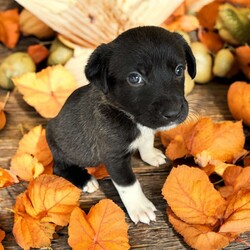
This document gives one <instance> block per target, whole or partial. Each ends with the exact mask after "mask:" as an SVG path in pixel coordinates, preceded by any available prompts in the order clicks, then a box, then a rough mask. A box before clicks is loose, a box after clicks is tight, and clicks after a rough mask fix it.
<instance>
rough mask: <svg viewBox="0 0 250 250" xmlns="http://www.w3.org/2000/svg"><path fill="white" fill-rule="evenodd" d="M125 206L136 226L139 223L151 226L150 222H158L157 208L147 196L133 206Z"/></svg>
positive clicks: (139, 199)
mask: <svg viewBox="0 0 250 250" xmlns="http://www.w3.org/2000/svg"><path fill="white" fill-rule="evenodd" d="M124 205H125V204H124ZM125 206H126V209H127V212H128V214H129V217H130V219H131V220H132V221H133V222H134V223H135V224H137V223H138V222H142V223H146V224H149V223H150V221H155V220H156V215H155V211H156V208H155V206H154V204H153V203H152V202H151V201H150V200H148V199H147V198H146V197H145V196H144V197H140V198H138V199H137V201H136V202H134V203H133V204H126V205H125Z"/></svg>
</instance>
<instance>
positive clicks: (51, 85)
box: [13, 65, 77, 118]
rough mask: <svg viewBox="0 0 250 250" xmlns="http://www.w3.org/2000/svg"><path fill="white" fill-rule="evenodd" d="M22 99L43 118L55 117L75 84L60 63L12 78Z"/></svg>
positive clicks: (75, 86) (74, 87)
mask: <svg viewBox="0 0 250 250" xmlns="http://www.w3.org/2000/svg"><path fill="white" fill-rule="evenodd" d="M13 81H14V83H15V85H16V86H17V88H18V90H19V91H20V92H21V93H22V94H23V95H24V96H23V98H24V100H25V101H26V102H27V103H28V104H29V105H31V106H33V107H34V108H35V109H36V110H37V112H38V113H39V114H40V115H41V116H43V117H45V118H53V117H55V116H56V115H57V114H58V112H59V111H60V109H61V108H62V106H63V104H64V102H65V101H66V99H67V98H68V96H69V95H70V94H71V93H72V92H73V91H74V90H75V89H76V88H77V84H76V82H75V80H74V78H73V76H72V75H71V73H70V72H69V71H68V70H66V69H65V68H64V67H63V66H62V65H56V66H53V67H47V68H46V69H44V70H42V71H40V72H38V73H26V74H24V75H22V76H20V77H17V78H14V79H13Z"/></svg>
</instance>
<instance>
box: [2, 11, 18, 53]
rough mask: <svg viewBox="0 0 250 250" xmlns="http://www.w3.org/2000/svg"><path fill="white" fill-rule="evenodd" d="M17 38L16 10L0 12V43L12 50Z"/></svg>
mask: <svg viewBox="0 0 250 250" xmlns="http://www.w3.org/2000/svg"><path fill="white" fill-rule="evenodd" d="M19 36H20V32H19V15H18V10H17V9H11V10H6V11H4V12H0V41H1V42H3V43H4V44H5V45H6V46H7V47H8V48H10V49H12V48H14V47H15V46H16V43H17V41H18V39H19Z"/></svg>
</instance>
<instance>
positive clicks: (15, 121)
mask: <svg viewBox="0 0 250 250" xmlns="http://www.w3.org/2000/svg"><path fill="white" fill-rule="evenodd" d="M1 2H2V3H3V2H4V1H3V0H0V6H1ZM33 41H34V40H32V39H22V40H21V42H20V43H19V44H18V46H17V48H16V49H15V50H14V51H17V50H18V51H23V50H25V49H26V46H27V44H31V43H32V42H33ZM12 52H13V51H11V50H7V49H6V48H5V47H3V46H1V45H0V61H1V60H2V59H3V58H4V57H5V56H6V55H7V54H9V53H12ZM227 88H228V85H227V84H225V83H217V84H216V83H211V84H208V85H205V86H199V85H197V86H196V87H195V90H194V91H193V93H192V94H191V96H190V97H189V99H190V101H191V103H194V104H195V106H196V109H197V110H198V111H199V112H200V113H202V114H204V115H208V116H210V117H212V118H213V119H214V120H215V121H220V120H231V119H232V116H231V115H230V113H229V111H228V108H227V103H226V93H227ZM5 94H6V92H5V91H3V90H0V101H1V100H3V98H4V95H5ZM5 111H6V115H7V125H6V127H5V128H4V129H3V130H2V131H0V166H2V167H4V168H8V167H9V165H10V159H11V157H12V156H13V155H14V154H15V151H16V149H17V146H18V142H19V140H20V138H21V137H22V136H23V133H24V132H27V131H28V130H29V129H31V128H32V127H34V126H36V125H39V124H42V125H43V126H46V123H47V121H46V119H44V118H42V117H41V116H39V115H38V114H37V113H36V112H35V110H34V109H33V108H31V107H30V106H28V105H27V104H26V103H25V102H24V101H23V99H22V96H21V95H20V94H19V93H18V92H17V91H13V92H12V93H11V94H10V98H9V100H8V103H7V105H6V108H5ZM245 131H246V135H247V136H248V138H249V134H250V132H249V129H247V128H246V130H245ZM157 144H159V143H157ZM247 146H248V147H249V145H247ZM133 166H134V170H135V172H136V173H137V176H138V179H139V181H140V182H141V185H142V188H143V190H144V192H145V194H146V196H147V197H148V198H149V199H150V200H151V201H152V202H153V203H154V204H155V205H156V207H157V209H158V211H157V212H156V214H157V221H156V222H153V223H151V224H150V225H144V224H142V223H139V224H137V225H134V224H133V223H132V222H131V221H130V220H129V218H128V216H127V222H128V223H129V238H130V244H131V249H148V250H168V249H169V250H181V249H191V248H189V247H188V246H187V245H186V244H185V242H184V241H183V239H182V237H181V236H179V235H178V234H177V233H176V232H175V231H174V230H173V228H172V226H171V225H170V224H169V222H168V219H167V215H166V202H165V201H164V200H163V197H162V195H161V189H162V186H163V184H164V182H165V180H166V177H167V175H168V173H169V171H170V169H171V166H167V165H166V166H161V167H159V168H154V167H151V166H148V165H145V164H144V163H143V162H142V161H141V160H140V159H139V157H138V154H136V155H135V157H134V158H133ZM26 187H27V183H25V182H21V183H19V184H16V185H13V186H11V187H8V188H4V189H1V190H0V228H2V229H3V230H4V231H5V232H6V237H5V239H4V240H3V245H4V248H5V249H6V250H8V249H20V248H19V247H18V245H17V244H16V243H15V239H14V237H13V235H12V227H13V214H12V213H11V211H10V210H8V209H6V208H9V209H11V208H12V207H13V205H14V203H15V199H16V197H17V196H18V195H19V194H20V193H22V192H23V191H24V190H25V189H26ZM106 197H107V198H110V199H112V200H113V201H114V202H116V203H117V204H118V205H119V206H120V207H122V208H123V209H124V206H123V204H122V202H121V200H120V198H119V196H118V194H117V192H116V190H115V188H114V187H113V185H112V183H111V181H110V180H109V179H105V180H101V181H100V190H98V191H97V192H96V193H94V194H89V195H86V194H82V195H81V207H82V208H83V209H84V210H85V211H86V212H87V211H88V210H89V208H90V207H91V206H92V205H94V204H96V203H97V202H98V201H99V200H100V199H102V198H106ZM58 235H59V237H58V238H57V239H54V240H53V241H52V249H58V250H61V249H65V250H66V249H70V247H69V246H68V244H67V238H68V235H67V228H64V229H62V230H61V231H59V233H58ZM241 239H242V240H244V241H247V242H248V243H250V233H245V234H243V235H242V236H241ZM225 249H226V250H235V249H237V250H243V249H244V250H246V249H249V248H247V247H246V246H245V245H244V244H242V243H232V244H230V246H228V247H227V248H225Z"/></svg>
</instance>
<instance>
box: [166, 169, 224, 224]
mask: <svg viewBox="0 0 250 250" xmlns="http://www.w3.org/2000/svg"><path fill="white" fill-rule="evenodd" d="M162 194H163V196H164V198H165V199H166V200H167V203H168V204H169V206H170V207H171V209H172V210H173V212H174V213H175V214H176V215H177V216H178V217H179V218H180V219H181V220H183V221H185V222H187V223H191V224H207V225H214V224H216V223H217V221H218V220H220V219H221V218H222V217H223V212H224V210H225V206H226V204H225V200H224V199H223V198H222V197H221V195H220V193H219V192H218V191H217V190H215V189H214V187H213V185H212V183H211V182H210V181H209V179H208V176H207V175H206V174H205V172H204V171H202V170H200V169H198V168H191V167H188V166H186V165H181V166H178V167H177V168H173V169H172V170H171V172H170V174H169V176H168V178H167V180H166V182H165V184H164V186H163V189H162Z"/></svg>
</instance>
